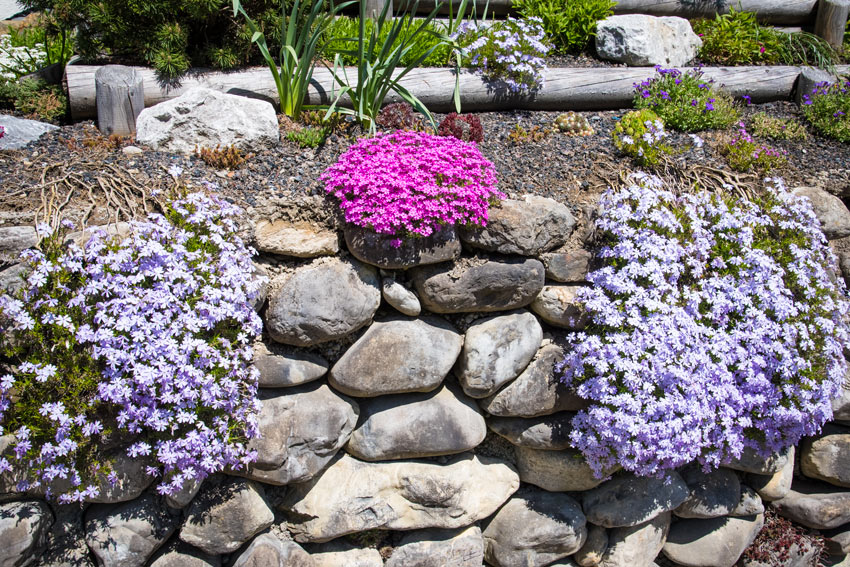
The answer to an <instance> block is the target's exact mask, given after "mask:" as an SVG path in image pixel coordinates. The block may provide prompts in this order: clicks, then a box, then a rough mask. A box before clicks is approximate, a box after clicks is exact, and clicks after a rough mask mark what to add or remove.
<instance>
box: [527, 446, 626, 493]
mask: <svg viewBox="0 0 850 567" xmlns="http://www.w3.org/2000/svg"><path fill="white" fill-rule="evenodd" d="M515 453H516V466H517V470H518V471H519V477H520V479H521V480H522V481H523V482H527V483H528V484H533V485H534V486H539V487H540V488H542V489H544V490H548V491H550V492H580V491H583V490H590V489H591V488H595V487H597V486H599V485H600V484H602V482H604V480H605V476H607V475H603V476H602V477H600V478H597V477H596V476H594V474H593V470H592V469H591V468H590V465H588V464H587V461H586V460H585V459H584V456H583V455H582V454H581V453H580V452H578V451H576V450H574V449H565V450H563V451H538V450H537V449H529V448H527V447H516V450H515ZM610 472H611V473H612V472H614V471H610ZM609 474H610V473H609Z"/></svg>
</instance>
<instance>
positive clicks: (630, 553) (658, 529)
mask: <svg viewBox="0 0 850 567" xmlns="http://www.w3.org/2000/svg"><path fill="white" fill-rule="evenodd" d="M669 531H670V512H664V513H663V514H659V515H658V516H656V517H654V518H653V519H651V520H649V521H648V522H645V523H643V524H638V525H636V526H629V527H625V528H614V529H613V530H610V531H609V532H608V549H607V551H606V552H605V555H603V556H602V561H601V563H600V567H644V566H646V567H649V566H650V565H653V559H655V558H656V556H657V555H658V553H659V552H660V551H661V548H662V547H663V546H664V542H665V541H667V534H668V532H669Z"/></svg>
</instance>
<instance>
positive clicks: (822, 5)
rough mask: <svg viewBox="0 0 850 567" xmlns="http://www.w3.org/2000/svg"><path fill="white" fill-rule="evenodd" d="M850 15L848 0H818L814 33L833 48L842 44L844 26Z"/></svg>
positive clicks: (839, 47)
mask: <svg viewBox="0 0 850 567" xmlns="http://www.w3.org/2000/svg"><path fill="white" fill-rule="evenodd" d="M848 15H850V0H820V2H819V3H818V14H817V18H816V19H815V34H816V35H819V36H820V37H822V38H823V39H825V40H826V42H827V43H828V44H830V45H831V46H832V47H834V48H835V49H841V48H842V47H843V45H844V27H845V26H846V25H847V16H848Z"/></svg>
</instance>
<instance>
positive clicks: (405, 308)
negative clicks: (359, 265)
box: [381, 277, 422, 317]
mask: <svg viewBox="0 0 850 567" xmlns="http://www.w3.org/2000/svg"><path fill="white" fill-rule="evenodd" d="M381 295H383V297H384V301H386V302H387V303H389V304H390V305H391V306H392V307H393V308H395V309H396V310H397V311H399V312H400V313H402V314H404V315H407V316H409V317H416V316H417V315H419V313H421V312H422V305H421V304H420V303H419V298H418V297H416V294H415V293H413V292H412V291H410V290H409V289H407V288H406V287H404V286H403V285H401V284H400V283H399V282H397V281H396V280H395V278H392V277H385V278H383V279H382V280H381Z"/></svg>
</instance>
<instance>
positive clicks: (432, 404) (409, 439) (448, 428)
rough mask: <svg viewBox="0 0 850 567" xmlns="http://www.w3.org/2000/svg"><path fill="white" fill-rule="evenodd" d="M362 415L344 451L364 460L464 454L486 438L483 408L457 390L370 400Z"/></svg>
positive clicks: (447, 389)
mask: <svg viewBox="0 0 850 567" xmlns="http://www.w3.org/2000/svg"><path fill="white" fill-rule="evenodd" d="M360 411H361V417H360V423H359V425H358V426H357V429H355V430H354V433H352V435H351V439H350V440H349V441H348V445H347V446H346V448H345V450H346V451H347V452H348V453H349V454H351V455H353V456H355V457H357V458H358V459H362V460H364V461H386V460H392V459H409V458H418V457H433V456H437V455H451V454H454V453H462V452H464V451H468V450H470V449H473V448H474V447H476V446H477V445H478V444H480V443H481V442H482V441H484V437H485V436H486V435H487V426H486V424H485V423H484V418H483V417H482V416H481V413H480V412H479V411H478V406H476V405H475V402H473V401H472V400H470V399H469V398H467V397H466V396H464V395H463V393H462V392H459V391H457V390H456V389H455V388H452V387H446V386H443V387H442V388H440V389H439V390H437V391H435V392H429V393H426V394H399V395H397V396H380V397H377V398H366V399H364V400H362V401H361V402H360Z"/></svg>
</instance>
